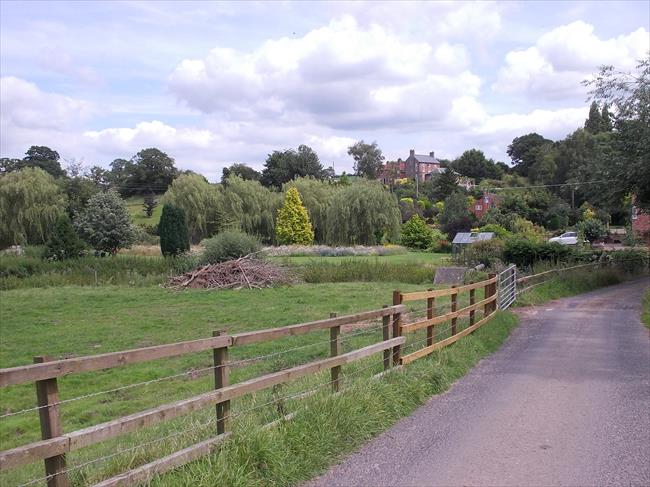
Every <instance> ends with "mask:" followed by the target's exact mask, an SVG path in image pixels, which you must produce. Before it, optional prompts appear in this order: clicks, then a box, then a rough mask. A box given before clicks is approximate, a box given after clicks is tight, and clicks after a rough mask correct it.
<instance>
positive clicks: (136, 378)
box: [0, 282, 514, 485]
mask: <svg viewBox="0 0 650 487" xmlns="http://www.w3.org/2000/svg"><path fill="white" fill-rule="evenodd" d="M397 288H399V289H401V290H402V291H411V290H420V289H423V286H421V285H411V284H404V283H390V282H388V283H382V282H369V283H328V284H305V285H299V286H294V287H278V288H270V289H263V290H229V291H219V292H214V291H212V292H206V291H197V290H194V291H185V292H172V291H168V290H165V289H161V288H159V287H141V288H130V287H126V286H103V287H72V286H67V287H56V288H45V289H15V290H11V291H3V292H1V293H0V299H1V301H2V306H1V307H0V323H1V324H2V341H1V343H0V367H11V366H16V365H22V364H29V363H31V362H32V358H33V357H34V356H36V355H48V356H51V357H53V358H64V357H74V356H81V355H88V354H98V353H106V352H111V351H117V350H124V349H128V348H134V347H141V346H149V345H154V344H160V343H169V342H174V341H180V340H191V339H196V338H202V337H207V336H210V335H211V333H212V331H213V330H216V329H227V330H228V331H229V332H233V333H234V332H240V331H244V330H253V329H261V328H269V327H275V326H283V325H288V324H294V323H300V322H305V321H310V320H316V319H322V318H325V317H327V316H328V315H329V313H330V312H337V313H338V314H339V315H342V314H348V313H353V312H359V311H363V310H368V309H376V308H378V307H380V306H382V305H384V304H390V303H391V295H392V291H393V290H394V289H397ZM436 304H437V305H441V306H444V307H445V309H448V305H449V304H448V303H444V301H443V300H437V302H436ZM460 305H461V306H462V305H464V302H463V301H461V303H460ZM423 306H424V304H423V303H417V302H416V303H413V304H412V305H411V306H410V309H411V310H412V313H411V315H410V319H411V320H412V319H415V318H416V316H418V317H419V316H423V314H424V311H423V309H422V308H423ZM459 321H460V320H459ZM367 325H368V328H367V329H361V330H359V329H353V330H346V331H344V334H343V336H344V347H343V348H344V352H345V351H350V350H354V349H357V348H359V347H362V346H364V345H368V344H370V343H375V342H377V341H379V340H381V331H380V323H379V322H378V321H375V322H373V323H370V324H367ZM500 326H501V325H500ZM504 326H505V328H499V330H500V331H499V333H500V335H499V339H498V340H502V339H503V338H505V336H506V335H507V332H508V331H509V329H511V327H512V326H514V322H512V321H507V322H504ZM422 333H424V331H423V332H422ZM422 333H420V334H419V335H418V334H414V335H412V336H411V337H409V339H410V340H411V342H409V343H413V346H414V347H416V348H420V347H421V346H422V344H421V343H414V342H415V341H416V340H422ZM490 336H491V335H490V333H486V334H485V336H484V339H487V340H492V338H490ZM328 339H329V333H328V332H327V331H326V330H324V331H318V332H314V333H310V334H308V335H303V336H298V337H292V338H289V339H283V340H281V341H275V342H267V343H262V344H256V345H250V346H245V347H239V348H235V349H233V350H232V351H231V360H239V359H242V358H250V357H258V356H261V355H268V354H277V353H278V352H281V351H282V350H286V349H289V348H294V347H303V348H301V349H300V350H296V351H293V352H291V353H290V354H278V355H274V356H273V357H270V358H269V359H267V360H262V361H260V362H255V363H252V364H250V365H246V366H245V367H241V368H236V369H233V370H232V375H231V380H232V382H239V381H241V380H245V379H248V378H250V377H256V376H259V375H261V374H264V373H268V372H272V371H276V370H280V369H283V368H287V367H291V366H293V365H297V364H300V363H305V362H308V361H311V360H315V359H318V358H324V357H326V356H328V353H329V343H328ZM481 340H483V339H481ZM498 340H497V342H495V343H500V342H499V341H498ZM481 343H482V342H481ZM492 346H495V345H491V347H492ZM481 347H482V345H481ZM470 350H471V353H470V355H467V352H463V354H462V360H461V358H459V359H458V360H460V362H457V363H454V364H452V365H451V368H450V369H449V382H445V384H448V383H451V380H452V378H453V377H457V376H458V375H459V374H461V375H462V373H464V371H466V370H467V368H468V367H469V365H468V364H469V363H471V362H472V361H473V360H475V359H476V356H477V355H476V353H477V350H478V349H476V348H472V347H470ZM481 350H483V349H482V348H481ZM445 353H446V352H445ZM481 353H482V354H483V353H487V349H486V351H484V352H481ZM460 364H462V365H460ZM211 365H212V357H211V353H207V352H206V353H198V354H191V355H187V356H183V357H179V358H174V359H164V360H158V361H154V362H148V363H144V364H137V365H132V366H128V367H124V368H116V369H110V370H106V371H99V372H92V373H86V374H77V375H72V376H68V377H64V378H61V379H60V380H59V390H60V396H61V399H62V400H67V399H70V398H75V397H79V396H83V395H87V394H93V393H96V392H100V391H105V390H110V389H114V388H118V387H121V386H124V385H128V384H133V383H137V382H142V381H150V380H152V379H157V378H162V377H167V376H170V375H174V374H179V373H182V372H186V371H188V370H199V369H204V368H206V367H210V366H211ZM369 366H370V369H368V367H369ZM418 367H420V368H421V367H422V366H418ZM417 369H418V368H416V369H415V370H417ZM379 370H381V368H380V356H379V355H378V356H375V357H373V358H372V359H366V360H364V361H361V362H359V363H357V364H352V365H349V366H345V367H344V377H349V378H350V380H352V379H354V376H355V374H357V377H359V375H358V374H359V373H363V375H365V376H368V375H370V374H372V373H374V372H378V371H379ZM348 374H349V375H348ZM327 378H328V375H327V372H325V373H321V374H317V375H314V376H310V377H308V378H306V379H301V380H299V381H297V382H296V383H292V384H289V385H286V386H282V387H281V388H277V389H276V388H274V389H273V390H269V391H263V392H260V393H257V394H255V395H253V396H251V397H246V398H242V399H238V400H236V401H234V402H233V405H232V408H233V412H234V413H237V412H238V411H246V410H248V409H250V408H251V405H259V404H266V403H268V401H269V400H272V399H273V398H275V397H276V396H277V394H279V393H281V394H288V393H296V392H300V391H303V390H305V389H306V388H309V387H314V385H318V384H322V383H323V382H326V381H327V380H328V379H327ZM347 380H348V379H346V381H347ZM410 380H411V381H415V379H414V378H412V379H410ZM416 382H417V381H416ZM405 384H406V383H404V384H402V383H400V384H398V385H397V386H396V387H398V389H399V388H401V387H406V385H405ZM409 384H411V385H410V386H408V387H415V386H416V384H415V382H409ZM420 386H422V387H423V384H420ZM420 386H418V387H420ZM212 387H213V383H212V377H211V375H210V374H209V373H207V374H203V375H201V374H197V376H196V377H195V376H183V377H179V378H174V379H171V380H164V381H162V382H157V383H154V384H151V385H143V386H137V387H133V388H130V389H125V390H120V391H116V392H112V393H109V394H101V395H97V396H93V397H89V398H86V399H82V400H79V401H74V402H70V403H67V404H63V405H62V406H61V411H62V419H63V424H64V430H65V431H73V430H76V429H79V428H82V427H86V426H90V425H93V424H97V423H100V422H103V421H107V420H110V419H114V418H117V417H120V416H122V415H126V414H130V413H134V412H138V411H141V410H144V409H147V408H150V407H155V406H157V405H160V404H164V403H167V402H170V401H173V400H178V399H182V398H187V397H191V396H192V395H195V394H199V393H201V392H205V391H207V390H210V389H211V388H212ZM427 387H433V389H431V388H424V389H422V391H428V392H427V393H428V394H430V393H433V392H436V391H439V390H441V387H442V385H441V383H439V382H435V383H434V384H433V385H432V384H429V385H428V386H427ZM444 387H446V386H444ZM444 387H442V388H443V389H444ZM279 391H282V392H279ZM394 392H395V391H394ZM403 393H408V391H403ZM400 394H401V393H400ZM423 394H424V392H422V393H421V394H419V395H416V396H413V397H412V398H411V399H412V400H411V401H410V402H409V404H410V405H409V407H406V408H405V407H404V405H402V406H399V407H397V404H392V403H387V404H386V405H385V407H389V408H395V407H397V409H394V412H393V413H391V415H389V416H387V417H386V418H383V419H382V421H381V422H380V423H378V424H381V425H382V426H381V427H382V428H383V427H385V426H386V425H387V424H389V423H390V422H391V421H394V420H395V419H397V417H399V416H401V415H403V414H407V413H408V411H410V410H412V408H413V407H415V406H416V405H417V404H419V403H421V402H422V401H423V400H424V399H425V397H428V396H425V395H423ZM387 400H388V398H387ZM392 400H393V399H391V401H392ZM34 402H35V393H34V386H33V384H24V385H21V386H12V387H9V388H6V389H4V390H3V391H2V394H1V395H0V412H1V413H2V414H6V413H12V412H16V411H20V410H22V409H25V408H30V407H33V406H34ZM294 402H295V401H293V402H292V401H288V402H287V407H288V408H291V407H294V406H295V405H294ZM391 404H392V405H391ZM254 407H259V406H254ZM277 415H278V410H277V409H276V408H275V406H274V405H271V406H266V407H265V408H264V409H261V410H259V412H256V416H255V421H258V422H259V423H260V424H262V423H264V422H268V421H269V420H271V419H274V418H277ZM390 418H393V419H390ZM212 419H213V409H212V408H208V409H207V410H204V411H201V412H198V413H195V414H191V415H188V416H185V417H182V418H179V419H177V420H173V421H170V422H167V423H163V424H161V425H158V426H156V427H152V428H146V429H144V430H141V431H138V432H136V433H131V434H128V435H124V436H122V437H119V438H116V439H113V440H108V441H106V442H103V443H100V444H98V445H94V446H91V447H88V448H84V449H81V450H79V451H75V452H72V453H70V454H69V455H68V461H69V462H70V464H71V465H75V464H80V463H84V462H86V461H88V460H92V459H94V458H97V457H101V456H104V455H107V454H111V453H113V452H114V451H116V450H120V449H124V448H129V447H133V446H134V445H139V444H142V443H145V442H148V441H151V440H152V439H156V438H160V437H161V436H165V435H168V434H170V433H174V432H177V431H179V430H181V431H182V430H183V429H184V428H187V426H188V425H194V424H196V423H199V424H206V425H208V427H207V429H206V428H203V429H202V430H200V431H198V432H197V434H198V433H200V434H201V436H200V438H199V437H198V436H193V435H184V436H182V438H179V439H178V441H172V442H166V443H165V444H164V445H154V446H152V447H151V448H147V449H144V450H143V451H142V452H136V453H133V454H126V455H122V456H120V457H118V458H115V459H111V460H110V461H107V462H102V463H99V464H93V465H91V466H88V467H85V468H83V469H81V470H80V471H79V472H75V473H74V474H73V476H72V480H73V484H74V485H86V484H87V483H89V482H95V481H98V480H101V479H102V478H105V477H107V476H110V475H115V474H117V473H119V472H120V471H123V470H126V469H129V468H133V467H134V466H137V465H138V464H141V463H143V462H146V461H151V460H152V459H154V458H158V457H160V456H162V455H164V454H168V453H170V452H172V451H174V450H175V449H179V448H182V447H185V446H187V445H189V444H192V442H194V441H197V440H198V439H204V438H205V437H206V435H208V436H209V435H210V427H209V421H210V420H212ZM386 421H388V423H386ZM380 429H381V428H380ZM372 431H375V430H373V429H370V430H365V429H364V428H363V427H362V428H361V430H360V431H359V433H358V434H357V435H356V436H355V438H354V441H352V439H350V443H349V445H353V444H358V443H359V442H360V441H362V440H363V439H364V438H367V435H368V434H370V433H371V432H372ZM340 433H342V434H343V433H345V432H344V431H341V432H340ZM38 439H40V430H39V422H38V415H37V413H36V412H28V413H25V414H18V415H14V416H9V417H6V418H2V420H1V421H0V442H2V448H3V449H4V448H11V447H15V446H19V445H22V444H26V443H28V442H31V441H35V440H38ZM328 455H329V456H328ZM328 455H325V456H323V457H322V458H321V460H320V461H322V460H323V459H324V458H329V459H330V460H329V461H331V460H332V459H333V458H334V457H333V456H332V455H333V453H332V452H330V453H329V454H328ZM203 468H206V467H205V463H204V464H203ZM302 468H303V469H304V470H303V472H302V474H301V475H302V478H306V477H307V476H308V472H310V471H311V472H312V473H313V472H314V470H313V469H314V468H315V467H314V466H312V467H309V468H311V469H312V470H309V468H307V466H303V467H302ZM233 472H234V471H231V472H230V474H233ZM230 474H229V475H230ZM41 475H42V465H41V464H40V463H35V464H32V465H29V466H26V467H23V468H20V469H17V470H12V471H9V472H7V473H5V474H3V475H0V484H2V485H15V484H20V483H24V482H26V481H28V480H30V479H33V478H36V477H39V476H41ZM219 475H221V474H219ZM202 476H203V477H205V472H203V474H202ZM205 478H207V479H211V480H209V482H213V484H212V485H223V481H225V480H224V479H223V478H221V477H219V476H216V477H212V476H210V475H208V477H205ZM206 481H207V480H206ZM170 482H171V483H169V484H168V485H174V481H173V480H172V481H170ZM181 483H182V482H181ZM228 483H229V481H226V484H228ZM281 483H286V482H281ZM254 484H255V483H253V484H249V483H247V482H244V483H243V485H254ZM265 484H266V480H265V479H262V480H260V481H259V483H258V484H256V485H265Z"/></svg>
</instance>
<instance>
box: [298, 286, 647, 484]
mask: <svg viewBox="0 0 650 487" xmlns="http://www.w3.org/2000/svg"><path fill="white" fill-rule="evenodd" d="M648 284H649V282H648V280H639V281H634V282H629V283H625V284H621V285H617V286H612V287H608V288H603V289H600V290H597V291H594V292H590V293H587V294H582V295H580V296H575V297H572V298H565V299H561V300H557V301H553V302H550V303H547V304H545V305H541V306H538V307H533V308H526V309H523V308H522V309H521V310H519V311H518V313H519V314H520V316H521V324H520V326H519V327H518V328H517V329H516V330H515V331H514V332H513V334H512V336H511V337H510V338H509V339H508V341H507V342H506V344H505V345H504V346H503V347H502V348H501V349H500V350H499V351H498V352H496V353H495V354H493V355H492V356H490V357H489V358H487V359H485V360H483V361H482V362H481V363H480V364H479V365H478V366H476V367H475V368H474V369H473V370H472V371H471V372H470V373H469V374H467V375H466V376H465V377H464V378H462V379H461V380H459V381H458V382H457V383H456V384H455V385H454V386H453V387H452V388H451V389H450V390H449V391H448V392H447V393H446V394H444V395H441V396H437V397H434V398H432V399H431V400H430V401H429V402H428V403H427V404H425V405H424V406H422V407H421V408H420V409H418V410H417V411H416V412H415V413H414V414H413V415H411V416H409V417H408V418H404V419H403V420H401V421H399V422H398V423H397V424H395V425H394V426H393V427H392V428H390V429H389V430H388V431H386V432H385V433H384V434H382V435H380V436H378V437H377V438H375V439H374V440H372V441H371V442H369V443H368V444H367V445H365V446H364V447H363V448H362V449H361V450H360V451H358V452H357V453H355V454H353V455H351V456H349V457H348V458H347V459H345V460H344V461H343V463H341V464H339V465H337V466H335V467H333V468H332V469H331V470H330V471H329V472H327V473H325V474H324V475H322V476H321V477H318V478H316V479H314V480H312V481H311V482H309V483H308V484H307V485H309V486H310V487H316V486H327V487H332V486H364V487H365V486H394V485H398V486H400V487H411V486H555V485H562V486H605V485H616V486H619V485H620V486H650V334H649V333H648V329H647V328H645V327H644V326H643V325H642V324H641V322H640V319H639V314H640V301H641V298H642V294H643V292H644V290H645V289H646V288H647V286H648ZM488 326H489V325H488Z"/></svg>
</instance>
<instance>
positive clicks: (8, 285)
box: [0, 255, 195, 290]
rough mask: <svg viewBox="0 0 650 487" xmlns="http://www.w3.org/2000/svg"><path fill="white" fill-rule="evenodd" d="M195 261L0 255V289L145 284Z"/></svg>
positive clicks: (160, 258)
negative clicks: (58, 258) (58, 259)
mask: <svg viewBox="0 0 650 487" xmlns="http://www.w3.org/2000/svg"><path fill="white" fill-rule="evenodd" d="M194 265H195V261H194V260H193V259H192V258H177V259H166V258H163V257H144V256H132V255H115V256H109V257H81V258H79V259H70V260H64V261H46V260H43V259H40V258H38V257H29V256H13V255H3V256H1V257H0V290H9V289H21V288H32V287H52V286H100V285H108V284H111V285H114V284H124V285H129V286H147V285H153V284H159V283H161V282H163V281H164V280H165V279H166V278H167V277H169V276H170V274H173V273H178V272H185V271H186V270H188V269H190V268H191V267H193V266H194Z"/></svg>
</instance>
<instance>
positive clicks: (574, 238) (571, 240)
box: [548, 232, 578, 245]
mask: <svg viewBox="0 0 650 487" xmlns="http://www.w3.org/2000/svg"><path fill="white" fill-rule="evenodd" d="M548 241H549V242H557V243H559V244H561V245H577V244H578V232H565V233H563V234H562V235H560V236H559V237H553V238H549V239H548Z"/></svg>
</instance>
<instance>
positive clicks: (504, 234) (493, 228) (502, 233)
mask: <svg viewBox="0 0 650 487" xmlns="http://www.w3.org/2000/svg"><path fill="white" fill-rule="evenodd" d="M479 231H480V232H492V233H494V235H495V236H496V237H497V238H501V239H507V238H510V237H512V232H510V231H508V230H506V229H505V228H503V227H502V226H501V225H498V224H497V223H488V224H487V225H483V226H482V227H481V228H479Z"/></svg>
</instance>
